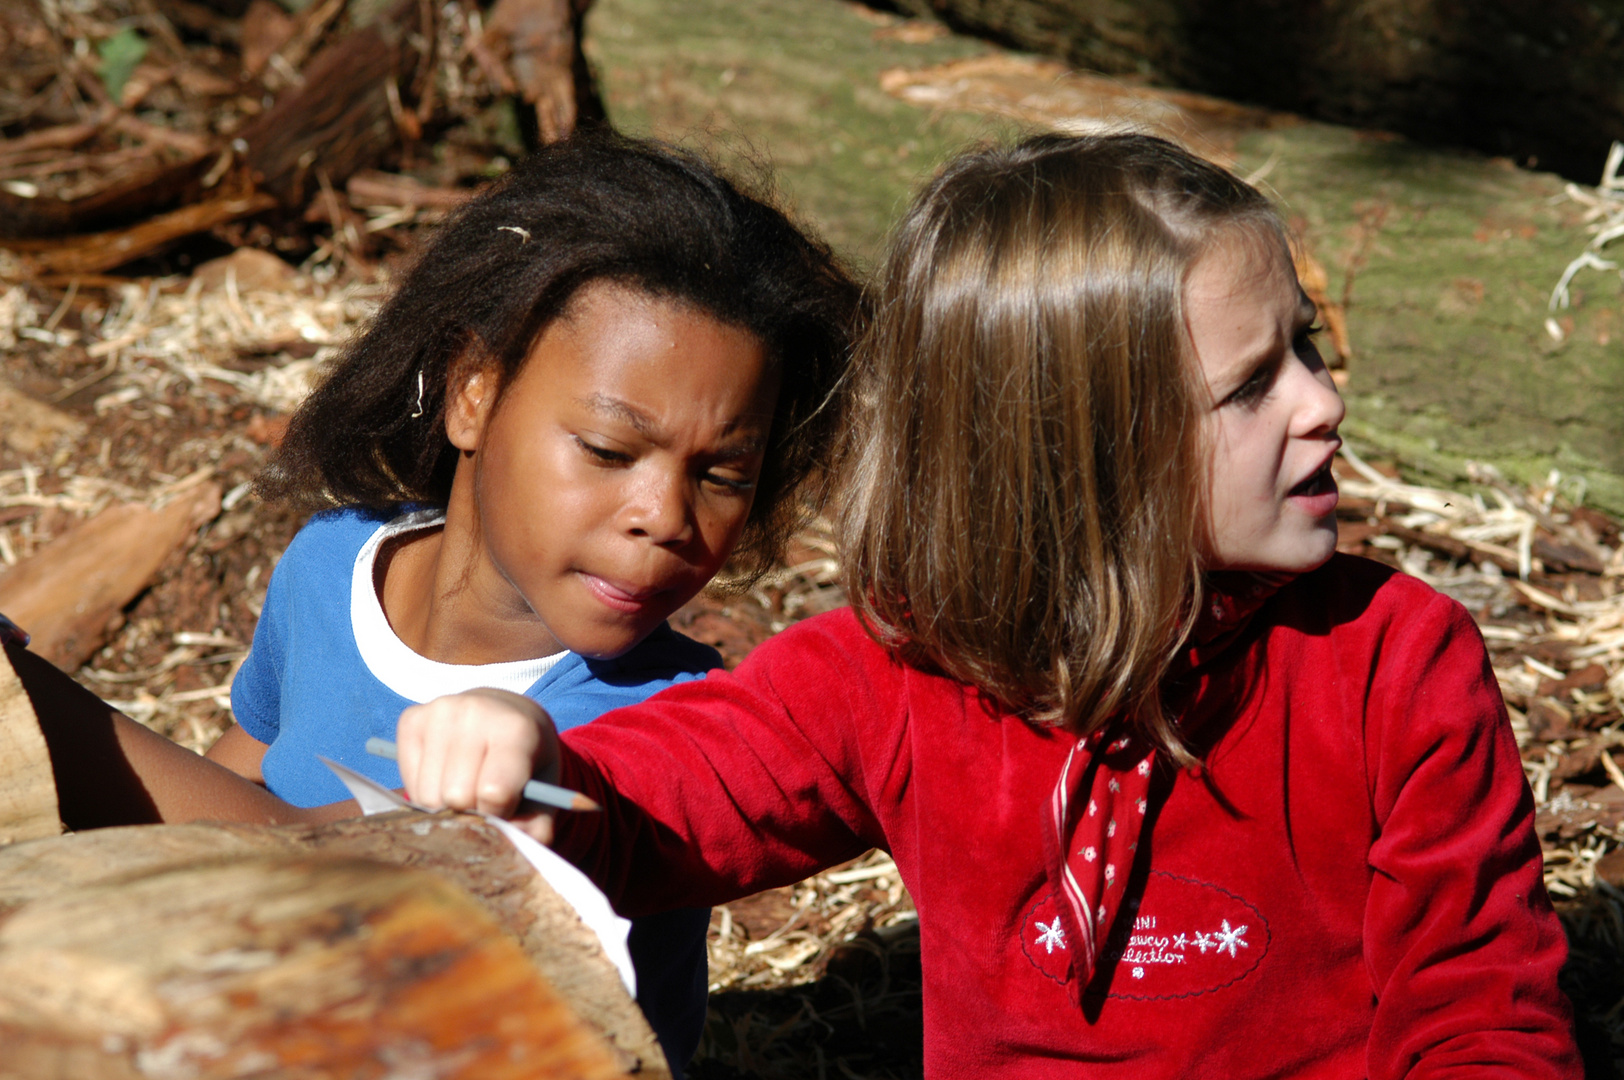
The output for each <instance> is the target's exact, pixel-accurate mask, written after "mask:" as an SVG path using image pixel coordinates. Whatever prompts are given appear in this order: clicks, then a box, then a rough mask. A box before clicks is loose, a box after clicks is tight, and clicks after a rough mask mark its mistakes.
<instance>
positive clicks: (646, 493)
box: [625, 476, 694, 547]
mask: <svg viewBox="0 0 1624 1080" xmlns="http://www.w3.org/2000/svg"><path fill="white" fill-rule="evenodd" d="M689 487H690V485H689V484H688V483H687V480H686V478H685V477H678V476H651V477H648V478H647V480H646V482H645V483H644V484H643V485H642V486H641V488H640V490H639V491H638V494H637V497H636V498H634V499H633V500H632V501H631V502H630V503H629V504H628V506H627V508H626V517H625V522H626V531H627V532H628V533H629V534H631V535H632V536H635V537H639V538H647V539H649V540H652V541H653V542H654V543H656V544H659V545H660V546H661V547H678V546H681V545H683V544H686V543H687V542H688V541H689V540H691V539H693V535H694V515H693V506H692V499H691V497H690V491H689Z"/></svg>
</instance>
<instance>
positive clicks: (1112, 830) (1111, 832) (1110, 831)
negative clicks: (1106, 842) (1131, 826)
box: [1105, 818, 1116, 836]
mask: <svg viewBox="0 0 1624 1080" xmlns="http://www.w3.org/2000/svg"><path fill="white" fill-rule="evenodd" d="M1105 835H1106V836H1115V835H1116V820H1115V819H1114V818H1113V819H1112V821H1111V824H1109V825H1107V826H1106V827H1105Z"/></svg>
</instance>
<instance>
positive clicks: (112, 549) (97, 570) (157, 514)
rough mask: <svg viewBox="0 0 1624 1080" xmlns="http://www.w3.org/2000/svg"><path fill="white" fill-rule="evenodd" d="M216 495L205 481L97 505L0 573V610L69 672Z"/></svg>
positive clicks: (205, 516) (208, 511)
mask: <svg viewBox="0 0 1624 1080" xmlns="http://www.w3.org/2000/svg"><path fill="white" fill-rule="evenodd" d="M220 495H221V492H220V485H219V484H216V483H214V482H212V481H205V482H203V483H200V484H196V485H194V486H193V487H191V488H189V489H187V490H184V491H181V492H178V493H176V494H175V495H174V497H173V498H171V499H170V500H169V501H168V502H167V503H164V504H163V505H161V506H157V507H153V506H148V505H147V504H145V503H125V504H123V505H121V506H114V507H110V508H108V509H106V510H103V511H102V512H101V513H99V514H97V515H96V516H95V517H93V518H91V519H90V520H88V521H86V522H84V523H82V524H80V525H77V526H75V527H74V528H73V529H71V530H69V531H68V532H66V533H64V534H63V535H61V536H59V537H57V538H56V539H54V540H52V541H51V542H50V543H49V544H46V545H45V546H44V547H43V548H41V549H40V550H39V551H36V552H35V553H34V554H33V555H31V556H29V557H28V558H27V559H24V560H23V561H22V562H19V563H18V564H17V565H16V566H13V567H12V568H11V569H10V570H7V571H6V572H5V573H4V574H0V611H3V612H5V613H6V614H7V615H8V616H10V617H11V618H12V619H13V620H14V621H15V622H17V623H18V625H20V626H22V627H23V628H24V629H26V630H27V631H28V632H29V633H31V634H32V635H33V636H34V641H33V646H32V648H33V651H34V652H37V653H39V654H40V655H41V656H43V657H45V658H46V659H47V660H50V661H51V662H52V663H53V664H55V665H56V666H57V667H60V668H63V669H64V670H67V671H72V670H73V669H74V668H76V667H78V666H79V665H80V664H82V663H84V662H85V660H87V659H89V657H90V656H91V654H93V653H94V652H95V651H96V650H97V649H99V648H101V646H102V643H103V642H105V641H106V639H107V634H108V632H109V628H110V627H113V626H115V620H117V619H118V618H120V611H121V609H122V608H123V607H124V605H126V604H128V603H129V602H130V601H131V600H133V599H135V597H136V595H137V594H139V593H140V592H141V590H142V589H144V588H146V587H147V585H148V584H150V583H151V581H152V579H153V577H154V576H155V575H156V574H157V573H158V568H159V567H161V566H162V565H163V564H164V561H165V560H166V559H168V558H169V556H170V553H171V552H173V551H174V550H175V549H176V548H178V547H180V546H181V545H182V544H183V543H185V542H186V541H187V540H189V539H190V538H191V536H192V534H193V533H194V532H195V531H196V530H197V528H198V527H199V526H200V525H202V524H203V523H205V522H207V521H209V520H211V519H212V518H214V517H215V516H216V515H217V514H219V512H220Z"/></svg>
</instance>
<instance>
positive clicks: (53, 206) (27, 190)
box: [0, 70, 219, 239]
mask: <svg viewBox="0 0 1624 1080" xmlns="http://www.w3.org/2000/svg"><path fill="white" fill-rule="evenodd" d="M165 74H166V75H167V74H169V72H167V70H166V71H165ZM134 82H135V80H134V78H133V77H132V80H131V84H132V85H133V84H134ZM218 156H219V148H218V146H217V144H216V143H215V142H214V141H213V140H212V139H208V138H204V137H202V136H199V135H195V134H191V133H188V132H183V131H175V130H173V129H170V128H166V127H164V126H162V125H160V124H149V123H146V122H144V121H142V120H140V119H138V118H137V117H135V116H133V115H130V114H128V113H123V112H120V111H118V110H117V109H116V108H114V107H112V106H111V105H107V106H104V108H103V109H102V111H101V112H100V114H98V115H97V117H96V118H95V119H94V120H91V121H87V122H80V123H72V124H63V125H59V126H57V127H54V128H46V129H43V130H40V131H34V132H30V133H29V134H27V135H24V136H22V137H20V138H17V139H13V140H8V141H6V142H4V143H0V179H3V180H7V181H13V183H12V184H8V185H7V186H6V187H5V188H0V237H7V238H12V239H18V238H26V237H56V236H60V235H62V234H63V233H78V232H85V231H87V230H90V229H96V228H106V227H108V226H109V225H115V224H122V223H124V222H127V221H129V220H132V219H135V218H139V217H142V216H144V215H146V214H149V213H152V212H154V211H157V210H162V209H166V208H168V207H170V206H173V205H175V204H176V203H180V202H187V201H191V200H193V199H195V198H197V197H198V196H199V195H200V194H201V193H202V191H203V187H202V180H203V177H204V175H205V174H206V173H207V172H208V171H209V169H210V167H211V165H212V164H213V162H214V161H215V160H216V159H217V158H218ZM19 183H20V184H21V185H22V186H20V187H19V186H18V184H19Z"/></svg>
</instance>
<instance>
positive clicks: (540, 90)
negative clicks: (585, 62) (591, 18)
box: [481, 0, 579, 142]
mask: <svg viewBox="0 0 1624 1080" xmlns="http://www.w3.org/2000/svg"><path fill="white" fill-rule="evenodd" d="M575 6H576V5H575V4H574V3H573V2H572V0H496V6H495V7H493V8H491V14H490V18H489V19H488V20H486V23H485V36H484V38H483V40H482V41H481V46H482V47H483V49H484V50H485V53H486V56H488V57H489V58H490V59H491V60H494V61H495V62H496V63H498V64H500V65H501V71H500V75H501V76H502V77H500V78H499V79H498V81H499V82H500V83H501V84H502V89H503V90H505V91H507V92H508V93H510V94H511V93H517V94H518V95H519V96H520V97H522V98H523V99H524V100H525V103H526V104H528V105H529V106H530V107H531V108H532V109H533V110H535V116H536V129H537V134H538V135H539V136H540V138H541V141H542V142H555V141H557V140H558V139H561V138H563V137H564V136H566V135H568V134H569V133H570V132H571V131H573V130H574V129H575V120H576V112H577V108H576V100H575V54H576V53H577V52H578V51H579V45H578V42H577V40H576V36H577V18H576V13H575Z"/></svg>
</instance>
